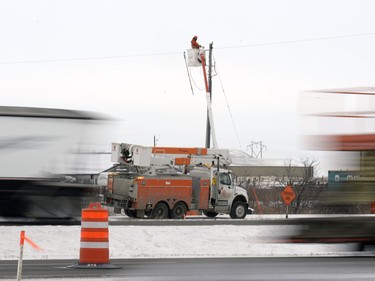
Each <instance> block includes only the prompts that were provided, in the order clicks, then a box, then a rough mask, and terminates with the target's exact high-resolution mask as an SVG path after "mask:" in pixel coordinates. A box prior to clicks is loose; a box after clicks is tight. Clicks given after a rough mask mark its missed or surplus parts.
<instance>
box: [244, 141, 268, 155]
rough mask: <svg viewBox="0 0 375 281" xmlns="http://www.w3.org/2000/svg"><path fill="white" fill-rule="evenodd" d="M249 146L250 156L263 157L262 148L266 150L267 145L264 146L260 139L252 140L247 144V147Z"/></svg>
mask: <svg viewBox="0 0 375 281" xmlns="http://www.w3.org/2000/svg"><path fill="white" fill-rule="evenodd" d="M249 147H250V149H251V156H252V157H255V158H258V157H259V156H260V158H263V149H265V150H267V146H265V145H264V144H263V142H262V141H259V142H254V141H252V142H251V144H249V145H248V146H247V149H249Z"/></svg>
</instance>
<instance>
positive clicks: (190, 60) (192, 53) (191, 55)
mask: <svg viewBox="0 0 375 281" xmlns="http://www.w3.org/2000/svg"><path fill="white" fill-rule="evenodd" d="M201 54H203V56H204V58H205V59H206V52H205V50H204V49H189V50H187V64H188V66H202V63H201V61H200V56H201Z"/></svg>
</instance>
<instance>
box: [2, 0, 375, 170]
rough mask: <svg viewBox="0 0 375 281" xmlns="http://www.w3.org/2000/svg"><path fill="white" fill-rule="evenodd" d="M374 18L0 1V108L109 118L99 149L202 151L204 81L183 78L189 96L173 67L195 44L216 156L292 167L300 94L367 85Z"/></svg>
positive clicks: (325, 12) (341, 5)
mask: <svg viewBox="0 0 375 281" xmlns="http://www.w3.org/2000/svg"><path fill="white" fill-rule="evenodd" d="M374 11H375V1H371V0H369V1H359V0H352V1H345V0H338V1H328V0H324V1H323V0H322V1H320V0H314V1H302V0H296V1H280V0H275V1H266V0H261V1H248V0H246V1H245V0H244V1H236V0H235V1H220V0H215V1H194V0H192V1H175V0H174V1H173V0H170V1H168V0H162V1H153V0H149V1H142V0H138V1H110V0H106V1H95V0H89V1H68V0H64V1H16V0H9V1H6V0H2V1H1V2H0V38H1V44H0V94H1V101H2V102H1V104H2V105H9V106H36V107H57V108H68V109H81V110H90V111H97V112H101V113H105V114H108V115H110V116H112V117H114V118H116V119H118V120H120V121H119V122H117V123H116V125H115V126H114V127H113V131H111V133H110V134H109V135H107V137H108V141H121V142H127V143H137V144H141V145H153V141H154V136H156V139H157V145H159V146H194V147H203V146H204V145H205V127H206V99H205V91H204V90H203V89H204V81H203V74H202V71H201V69H200V68H198V69H192V72H191V76H192V80H193V81H192V85H193V91H194V95H193V94H192V91H191V88H190V84H189V79H188V75H187V69H186V66H185V61H184V56H183V54H184V52H185V51H186V50H187V49H188V48H190V40H191V38H192V37H193V36H194V35H198V42H199V43H200V44H202V45H204V46H205V47H206V48H208V46H209V44H210V43H211V42H213V48H214V49H213V56H214V60H215V65H216V73H217V74H218V75H216V76H215V77H214V78H213V115H214V123H215V129H216V135H217V141H218V146H219V147H221V148H233V149H242V150H244V151H247V152H250V151H249V150H248V145H250V144H251V142H260V141H262V143H263V144H264V145H266V146H267V150H264V151H263V157H264V158H285V159H287V158H295V159H299V158H300V156H301V155H306V154H309V153H310V152H305V151H303V146H302V143H301V141H300V136H301V132H303V130H304V128H302V125H303V124H301V122H300V121H301V118H300V114H301V110H300V107H299V104H300V95H301V92H303V91H306V90H315V89H332V88H347V87H365V86H373V85H374V73H373V69H374V65H375V51H374V50H375V17H374V14H373V13H374ZM316 133H317V132H316ZM109 145H110V144H108V150H109V147H110V146H109ZM319 157H320V156H319ZM324 161H325V160H324V159H320V162H324ZM322 164H323V165H325V163H322Z"/></svg>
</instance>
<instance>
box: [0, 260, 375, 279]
mask: <svg viewBox="0 0 375 281" xmlns="http://www.w3.org/2000/svg"><path fill="white" fill-rule="evenodd" d="M76 262H77V261H74V260H33V261H24V267H23V276H22V277H23V279H29V278H33V280H44V279H46V280H48V279H56V278H64V279H63V280H69V279H73V280H80V279H84V278H86V279H87V280H125V281H126V280H132V281H138V280H139V281H140V280H142V281H169V280H174V281H182V280H186V281H195V280H196V281H198V280H199V281H208V280H212V281H221V280H222V281H229V280H230V281H236V280H259V281H272V280H277V281H291V280H304V281H308V280H319V281H324V280H331V281H332V280H351V281H352V280H356V281H364V280H375V258H372V257H303V258H302V257H294V258H290V257H288V258H282V257H277V258H276V257H264V258H189V259H186V258H181V259H131V260H129V259H116V260H112V265H114V266H119V267H121V268H119V269H74V268H69V267H68V266H70V265H74V264H75V263H76ZM16 271H17V261H0V279H10V280H15V278H16Z"/></svg>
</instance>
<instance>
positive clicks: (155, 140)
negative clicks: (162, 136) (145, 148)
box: [154, 135, 158, 147]
mask: <svg viewBox="0 0 375 281" xmlns="http://www.w3.org/2000/svg"><path fill="white" fill-rule="evenodd" d="M157 141H158V139H157V138H156V136H155V135H154V147H155V146H156V142H157Z"/></svg>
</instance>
